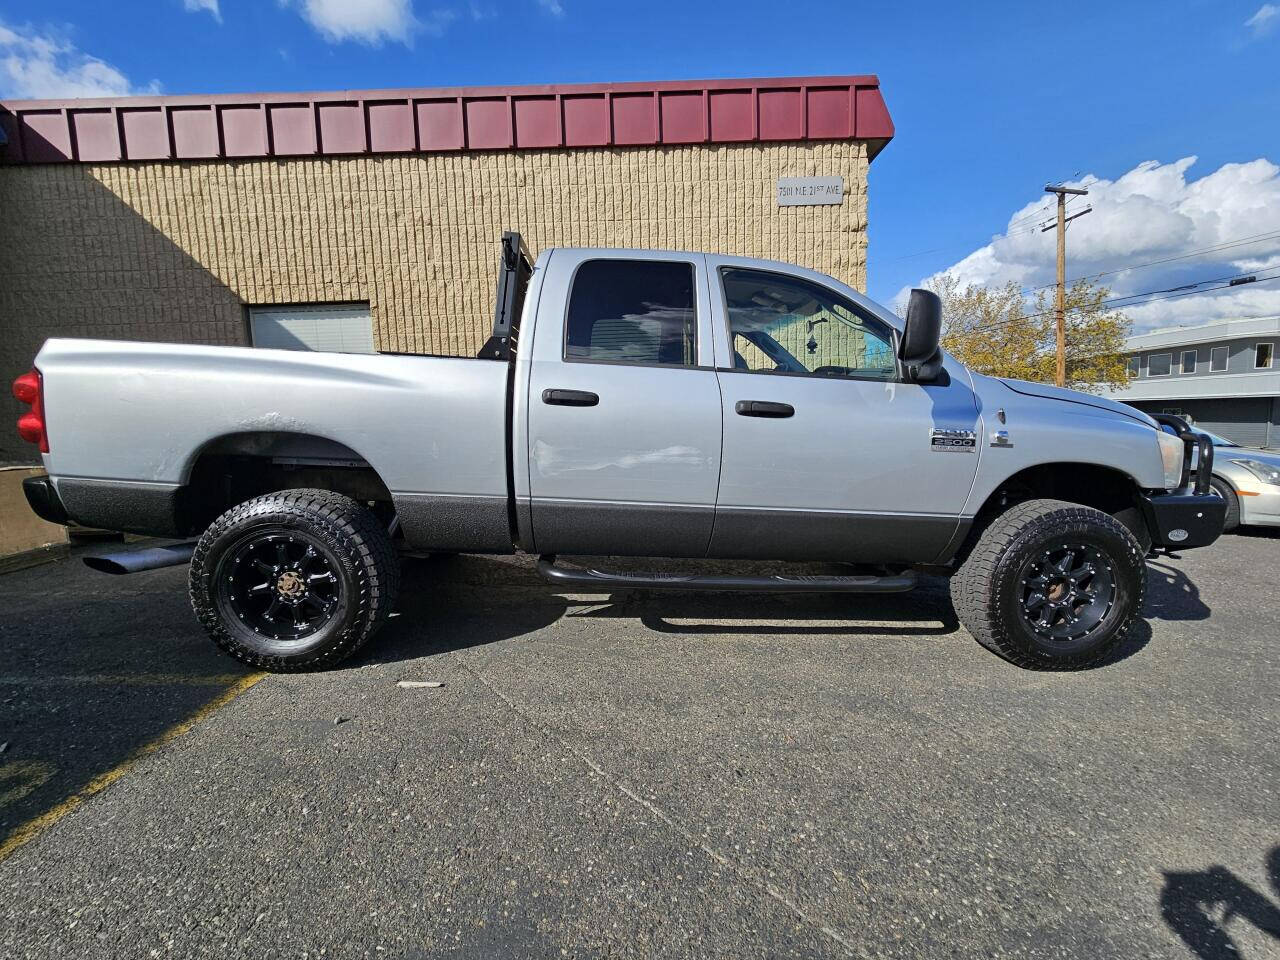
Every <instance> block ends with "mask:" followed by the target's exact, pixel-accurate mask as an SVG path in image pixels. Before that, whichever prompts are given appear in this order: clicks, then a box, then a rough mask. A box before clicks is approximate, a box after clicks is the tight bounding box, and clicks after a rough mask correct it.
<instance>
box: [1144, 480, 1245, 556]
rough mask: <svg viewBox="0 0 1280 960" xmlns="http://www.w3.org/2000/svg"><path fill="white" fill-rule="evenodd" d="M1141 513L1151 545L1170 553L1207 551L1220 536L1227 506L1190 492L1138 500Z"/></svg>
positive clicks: (1219, 498) (1178, 492)
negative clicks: (1204, 548) (1189, 549)
mask: <svg viewBox="0 0 1280 960" xmlns="http://www.w3.org/2000/svg"><path fill="white" fill-rule="evenodd" d="M1142 512H1143V513H1144V514H1145V515H1146V518H1147V529H1148V530H1150V531H1151V544H1152V546H1156V547H1165V548H1167V549H1171V550H1185V549H1187V548H1189V547H1207V546H1208V545H1209V544H1211V543H1213V541H1215V540H1217V539H1218V537H1220V536H1222V522H1223V520H1224V519H1225V518H1226V515H1227V503H1226V501H1225V500H1223V499H1222V498H1221V497H1216V496H1214V495H1213V494H1211V493H1201V494H1197V493H1192V492H1191V491H1190V489H1184V490H1178V491H1175V492H1174V493H1158V494H1150V495H1144V496H1143V497H1142Z"/></svg>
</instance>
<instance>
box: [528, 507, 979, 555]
mask: <svg viewBox="0 0 1280 960" xmlns="http://www.w3.org/2000/svg"><path fill="white" fill-rule="evenodd" d="M531 513H532V526H533V534H534V547H535V549H536V550H537V551H538V552H539V553H558V554H562V555H569V556H573V555H579V556H635V557H687V558H698V557H711V558H714V559H718V560H800V561H804V560H832V561H846V562H854V563H905V564H911V563H937V562H941V561H943V560H945V559H947V556H946V555H947V554H948V553H949V551H950V550H951V549H952V545H953V544H955V543H959V542H960V539H961V537H960V536H959V535H960V534H962V532H963V530H964V529H966V528H967V526H968V524H969V523H970V522H971V521H969V520H961V519H959V518H957V517H946V516H933V515H914V514H880V513H843V512H835V511H807V510H762V509H737V508H733V507H721V508H719V509H713V508H711V507H690V506H679V507H677V506H670V505H652V506H651V505H642V504H633V503H607V502H598V501H543V500H535V501H534V502H533V504H532V508H531Z"/></svg>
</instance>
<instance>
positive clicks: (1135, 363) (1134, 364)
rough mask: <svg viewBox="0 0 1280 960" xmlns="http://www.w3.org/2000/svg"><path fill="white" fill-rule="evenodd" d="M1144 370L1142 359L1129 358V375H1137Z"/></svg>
mask: <svg viewBox="0 0 1280 960" xmlns="http://www.w3.org/2000/svg"><path fill="white" fill-rule="evenodd" d="M1141 372H1142V360H1141V359H1140V358H1139V357H1130V358H1129V376H1131V377H1136V376H1137V375H1138V374H1139V373H1141Z"/></svg>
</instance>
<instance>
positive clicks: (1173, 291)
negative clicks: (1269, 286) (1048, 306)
mask: <svg viewBox="0 0 1280 960" xmlns="http://www.w3.org/2000/svg"><path fill="white" fill-rule="evenodd" d="M1246 276H1254V274H1239V275H1237V276H1233V277H1216V278H1214V279H1211V280H1201V281H1200V282H1199V283H1192V284H1186V286H1190V287H1198V286H1200V285H1201V284H1205V283H1219V286H1216V287H1205V288H1204V289H1203V290H1183V289H1182V288H1181V287H1167V288H1165V289H1162V290H1147V291H1144V292H1143V293H1131V294H1129V295H1128V296H1124V297H1112V298H1110V299H1107V300H1103V301H1102V303H1103V304H1106V305H1110V304H1115V303H1118V302H1119V301H1121V300H1133V299H1135V298H1138V297H1149V298H1150V299H1147V300H1143V301H1142V302H1141V303H1125V304H1122V305H1121V307H1120V309H1124V308H1126V307H1144V306H1146V305H1147V304H1148V303H1159V302H1161V301H1162V300H1176V299H1178V298H1180V297H1191V296H1195V295H1196V294H1199V293H1214V292H1216V291H1218V290H1229V289H1232V288H1233V284H1231V283H1230V282H1227V283H1221V281H1223V280H1226V281H1231V280H1240V279H1243V278H1244V277H1246ZM1272 280H1280V273H1276V274H1272V275H1271V276H1269V277H1258V278H1257V279H1256V280H1251V281H1249V284H1248V285H1249V286H1252V285H1253V284H1255V283H1268V282H1270V281H1272ZM1242 286H1244V285H1243V284H1235V285H1234V287H1235V288H1236V289H1238V288H1240V287H1242ZM1161 293H1166V294H1168V296H1164V297H1161V296H1155V295H1156V294H1161ZM1055 312H1056V311H1054V310H1042V311H1040V312H1039V313H1025V314H1019V315H1018V316H1016V317H1005V318H1004V319H1003V320H993V321H991V323H989V324H987V327H988V328H990V327H998V326H1002V325H1004V324H1006V323H1014V322H1015V321H1020V320H1038V319H1039V318H1040V317H1048V316H1052V315H1053V314H1054V313H1055ZM1273 315H1274V314H1272V316H1273ZM1239 319H1248V318H1244V317H1241V318H1239Z"/></svg>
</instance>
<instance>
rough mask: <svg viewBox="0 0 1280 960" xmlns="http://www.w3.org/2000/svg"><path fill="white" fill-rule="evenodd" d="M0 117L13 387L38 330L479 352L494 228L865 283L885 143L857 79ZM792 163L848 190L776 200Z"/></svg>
mask: <svg viewBox="0 0 1280 960" xmlns="http://www.w3.org/2000/svg"><path fill="white" fill-rule="evenodd" d="M0 130H2V131H3V134H4V139H5V140H6V143H5V145H4V146H0V160H2V161H3V164H2V165H0V212H2V218H0V331H2V332H3V336H2V337H0V377H3V378H4V380H5V381H6V382H8V381H10V380H12V379H13V378H14V377H15V376H17V375H18V374H20V373H22V372H24V371H26V370H27V369H29V367H30V366H31V360H32V358H33V357H34V355H35V353H36V351H37V350H38V349H39V347H40V344H41V343H42V342H43V341H44V340H45V339H46V338H47V337H53V336H72V337H101V338H121V339H147V340H166V341H185V342H193V343H210V344H240V345H244V344H253V345H257V346H274V347H296V348H304V349H306V348H309V349H337V350H370V349H376V350H381V351H400V352H414V353H433V354H448V355H463V356H467V355H474V354H475V352H476V351H477V350H478V349H479V348H480V346H481V345H482V344H483V343H484V341H485V339H486V337H487V336H488V332H489V327H490V325H491V323H492V310H493V304H492V298H493V285H494V280H495V277H496V265H497V255H498V241H499V238H500V237H501V234H502V231H503V230H505V229H516V230H519V231H520V232H521V233H522V234H523V235H524V237H525V238H526V241H527V243H528V244H529V247H530V249H531V250H533V251H534V252H535V253H536V252H537V251H538V250H539V249H541V248H543V247H547V246H552V245H576V246H628V247H630V246H634V247H658V248H671V249H686V250H689V249H692V250H707V251H714V252H722V253H730V254H742V255H747V256H758V257H769V258H776V259H780V260H787V261H791V262H795V263H799V264H802V265H804V266H808V267H812V268H815V269H817V270H821V271H824V272H826V273H829V274H832V275H833V276H836V277H839V278H841V279H843V280H845V281H846V282H848V283H850V284H852V285H853V286H856V287H859V288H863V287H864V286H865V278H866V254H867V233H866V226H867V223H866V217H867V167H868V164H869V163H870V162H871V160H872V159H873V158H874V157H875V155H876V154H877V153H878V152H879V151H880V150H881V149H882V148H883V147H884V145H885V144H886V143H887V142H888V140H889V139H890V138H891V137H892V136H893V126H892V123H891V121H890V119H889V115H888V112H887V110H886V109H885V106H884V101H883V99H882V98H881V95H880V91H879V85H878V82H877V80H876V78H875V77H866V76H859V77H816V78H799V79H796V78H791V79H774V80H736V81H711V82H678V83H653V84H611V85H576V86H558V87H546V86H540V87H530V88H470V89H460V90H380V91H368V92H361V93H352V92H349V91H346V92H342V93H333V94H306V95H298V94H278V95H255V96H239V97H230V96H229V97H206V98H199V97H145V98H128V99H120V100H91V101H68V102H56V103H55V102H6V103H3V104H0ZM793 177H802V178H810V177H823V178H840V181H841V182H840V185H839V189H836V190H832V189H830V181H829V180H828V181H826V184H827V192H825V193H822V192H820V191H817V192H815V196H813V197H807V198H804V197H802V201H803V202H801V203H799V204H796V205H791V204H789V203H788V204H786V205H784V203H783V201H782V197H781V194H782V187H783V185H782V184H780V183H779V181H780V179H781V178H793ZM802 186H803V185H802ZM791 192H792V193H796V192H797V191H794V190H793V191H791ZM816 200H821V201H822V202H814V201H816ZM3 412H6V413H9V414H11V416H10V417H9V418H7V419H13V418H16V416H17V415H18V412H19V410H18V405H17V404H16V402H14V401H8V406H7V407H6V408H5V409H4V411H3ZM33 459H34V457H33V451H32V448H31V447H30V446H28V445H26V444H23V443H22V442H21V441H20V440H19V439H18V438H17V436H16V434H15V433H14V431H13V430H12V429H4V428H2V427H0V463H4V462H9V463H16V462H30V461H32V460H33Z"/></svg>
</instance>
